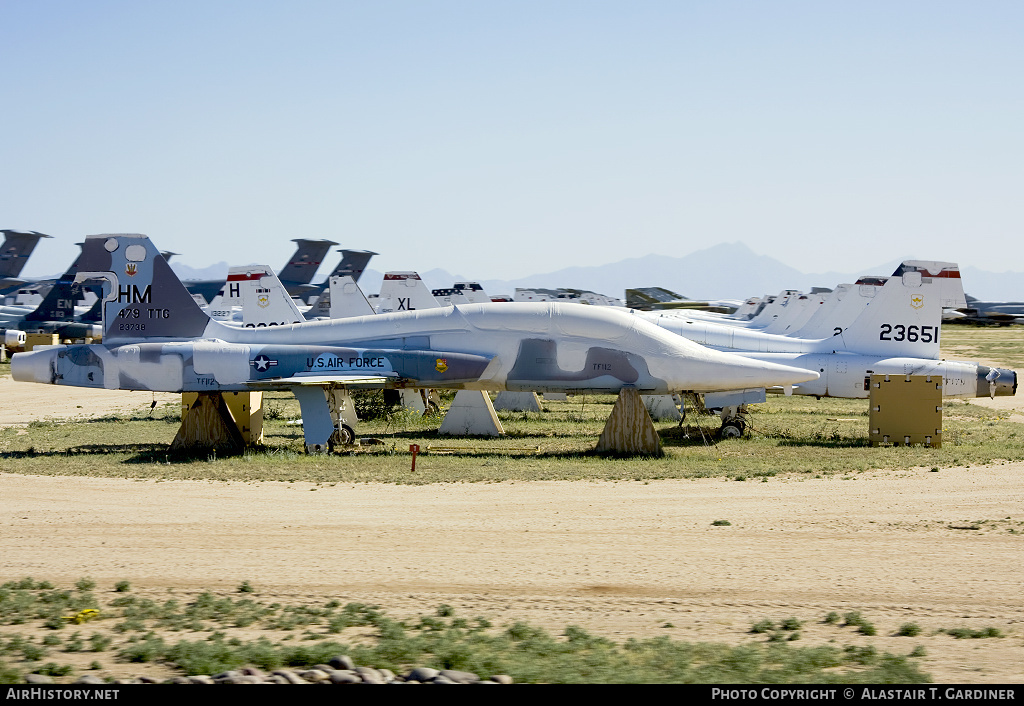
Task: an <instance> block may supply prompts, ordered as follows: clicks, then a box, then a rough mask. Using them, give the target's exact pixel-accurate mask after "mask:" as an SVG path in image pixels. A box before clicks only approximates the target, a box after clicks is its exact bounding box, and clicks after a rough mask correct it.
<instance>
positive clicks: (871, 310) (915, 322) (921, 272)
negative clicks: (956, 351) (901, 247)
mask: <svg viewBox="0 0 1024 706" xmlns="http://www.w3.org/2000/svg"><path fill="white" fill-rule="evenodd" d="M877 281H878V280H877V278H876V279H872V278H863V279H862V280H861V282H863V284H860V292H859V293H860V294H861V295H862V296H863V295H865V294H868V293H869V292H868V291H865V290H874V294H873V297H872V298H871V301H870V303H869V304H867V306H865V307H864V309H863V311H862V312H861V314H860V315H859V316H858V317H857V318H856V319H854V321H853V322H852V323H851V324H850V325H849V327H847V328H846V329H845V330H844V331H843V332H842V333H840V334H838V336H839V338H840V339H841V341H842V346H841V347H842V348H844V349H846V350H848V351H853V352H856V353H862V354H869V355H882V356H886V357H899V356H902V357H907V358H938V357H939V335H940V333H941V329H942V309H943V307H947V306H957V304H956V302H958V301H966V300H965V299H964V293H963V291H964V290H963V285H962V283H961V281H960V268H959V267H958V266H957V265H956V264H955V263H952V262H933V261H923V260H907V261H905V262H903V263H902V264H901V265H900V266H899V267H898V268H897V269H896V272H894V273H893V276H892V277H890V278H889V279H888V280H886V281H885V282H884V283H883V284H875V282H877Z"/></svg>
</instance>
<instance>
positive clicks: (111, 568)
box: [0, 380, 1024, 683]
mask: <svg viewBox="0 0 1024 706" xmlns="http://www.w3.org/2000/svg"><path fill="white" fill-rule="evenodd" d="M21 387H25V388H29V389H28V390H27V391H24V392H23V391H22V390H19V389H18V388H21ZM51 390H53V392H54V393H56V394H54V395H53V396H52V398H51V397H49V396H47V395H49V394H50V391H51ZM0 392H2V394H3V395H4V399H5V402H6V404H5V405H4V407H5V410H4V411H3V412H2V413H0V423H5V424H11V423H18V422H23V421H28V420H29V419H34V418H37V417H36V416H35V415H34V414H32V413H31V411H30V410H31V408H32V407H36V408H38V405H44V404H45V405H46V409H47V410H48V414H49V413H52V414H53V415H54V416H68V415H73V414H75V413H76V412H77V413H87V412H90V411H93V412H99V411H104V410H109V408H110V405H112V404H122V403H125V402H122V400H124V398H125V397H128V398H130V399H129V400H128V401H127V402H126V403H127V404H128V405H129V406H131V405H135V404H136V400H137V402H138V406H141V407H143V408H148V407H149V404H150V402H151V400H152V396H151V395H145V396H143V395H141V393H136V394H135V395H130V394H128V395H126V393H119V392H118V393H107V392H98V393H96V392H87V391H75V392H74V394H73V395H72V394H70V393H68V391H67V390H58V389H56V388H45V387H43V386H29V385H25V386H21V385H18V384H16V383H11V382H10V381H9V380H7V381H3V380H0ZM22 394H24V395H27V396H26V397H24V398H22V397H20V395H22ZM86 394H88V395H90V396H92V395H94V396H95V397H90V398H89V399H86V397H85V395H86ZM41 396H42V397H41ZM167 397H168V399H174V398H175V396H173V395H170V396H167ZM118 398H121V399H120V400H119V399H118ZM1018 399H1019V398H1013V402H1014V403H1015V404H1008V403H1005V404H1006V405H1007V406H1006V407H1000V409H1003V408H1007V409H1011V408H1012V409H1014V410H1017V411H1018V412H1019V411H1020V407H1018V406H1017V404H1016V402H1017V400H1018ZM991 402H992V401H989V400H979V401H977V402H976V403H978V404H988V403H991ZM993 404H1004V403H1003V402H1002V401H1001V400H996V401H995V402H994V403H993ZM78 405H82V407H81V409H79V407H78ZM1021 406H1024V405H1021ZM68 410H71V411H68ZM25 415H28V418H25ZM1022 472H1024V464H1020V463H1014V464H1004V465H996V466H990V467H971V468H948V469H947V468H943V469H941V470H939V471H938V472H930V471H929V470H928V469H920V470H914V471H906V472H878V473H872V474H860V475H857V476H855V477H853V478H852V479H850V480H843V479H840V478H838V477H834V478H831V479H796V478H781V477H776V478H772V479H770V480H769V481H768V482H767V483H761V482H757V483H754V482H735V481H728V480H721V479H717V480H696V481H658V482H651V483H635V482H619V483H608V482H601V483H597V482H594V483H579V482H577V483H573V482H536V483H492V484H453V485H432V486H421V487H406V486H390V485H377V484H359V485H336V486H332V487H324V486H320V487H317V486H313V485H311V484H306V483H291V484H284V483H215V482H187V481H166V482H153V481H131V480H116V479H100V478H80V477H35V476H19V475H12V474H0V546H2V547H3V550H2V551H0V577H3V579H4V580H8V579H12V578H22V577H25V576H33V577H34V578H36V579H48V580H50V581H53V582H59V583H60V584H64V585H70V584H73V583H74V581H76V580H77V579H79V578H81V577H83V576H91V577H93V578H94V579H95V580H96V581H97V582H98V583H99V585H100V586H112V585H113V584H114V583H115V582H117V581H119V580H129V581H131V582H132V584H133V586H134V587H135V590H137V591H138V592H140V593H143V594H147V593H148V594H153V595H159V596H164V595H166V591H167V590H168V589H174V590H175V592H176V593H177V594H179V597H180V595H181V594H184V593H188V592H191V591H200V590H204V589H213V590H223V591H224V592H226V593H231V592H233V591H234V589H235V587H237V586H238V584H239V583H241V582H242V581H243V580H249V581H251V582H252V583H253V585H255V586H256V588H257V590H258V594H257V598H260V599H266V600H280V601H283V600H294V601H296V602H298V601H301V600H307V599H316V600H319V599H321V598H323V599H324V600H326V599H327V598H335V599H338V600H342V601H362V602H372V603H377V604H380V605H382V606H384V607H385V608H387V609H388V610H389V611H390V612H392V613H393V614H394V615H396V616H399V617H402V616H406V615H419V614H423V613H426V612H430V611H431V610H432V609H433V608H434V607H436V606H437V605H438V604H440V603H448V604H450V605H452V606H454V607H455V608H456V610H457V611H458V613H459V614H460V615H463V616H467V617H468V616H475V615H483V616H486V617H488V618H489V619H490V620H491V621H492V622H494V623H495V624H498V625H500V624H503V623H511V622H512V621H514V620H527V621H529V622H531V623H534V624H537V625H541V626H544V627H547V628H551V629H555V630H560V629H561V628H563V627H565V626H566V625H568V624H578V625H582V626H584V627H586V628H587V629H590V630H593V631H595V632H597V633H598V634H602V635H605V636H608V637H612V638H615V639H620V640H621V639H625V638H627V637H633V636H636V637H652V636H657V635H669V636H671V637H673V638H678V639H684V640H704V641H725V642H730V643H739V642H743V641H749V640H763V639H764V638H763V637H758V636H753V635H750V634H749V632H748V631H749V628H750V626H751V624H752V623H754V622H757V621H758V620H761V619H763V618H772V619H776V620H778V619H782V618H787V617H789V616H796V617H798V618H800V619H802V620H806V621H808V622H809V624H808V626H807V627H806V628H805V629H804V631H803V635H804V638H803V641H802V642H801V643H798V644H827V643H829V642H830V641H833V640H834V643H833V644H835V645H836V646H840V647H841V646H843V645H846V644H874V645H876V646H877V647H878V649H879V650H885V651H890V652H894V653H900V654H907V653H908V652H910V650H911V649H913V648H914V647H915V646H916V645H919V644H920V645H924V646H925V647H926V649H927V652H928V656H927V657H926V658H924V659H923V660H921V665H922V667H923V668H924V669H925V670H926V671H929V672H931V673H932V675H933V676H934V677H935V678H936V679H937V680H939V681H943V682H972V683H976V682H1016V683H1020V682H1024V599H1022V596H1024V572H1022V570H1021V567H1022V566H1024V512H1022V500H1024V481H1022V480H1021V476H1022ZM719 519H726V520H729V521H730V522H731V523H732V524H731V526H723V527H718V526H712V524H711V523H712V521H714V520H719ZM969 527H973V528H976V529H965V528H969ZM1011 530H1013V532H1011ZM850 610H859V611H861V612H862V613H863V614H864V616H865V617H866V618H868V619H869V620H870V621H872V622H873V623H874V624H875V625H876V626H877V628H878V636H877V637H874V638H867V637H864V636H860V635H856V634H855V633H853V631H852V628H839V627H835V626H830V625H824V624H822V623H821V622H820V621H821V619H822V617H823V616H824V615H825V614H826V613H828V612H829V611H837V612H839V613H843V612H845V611H850ZM906 622H917V623H919V624H920V625H921V626H922V627H923V628H925V632H924V633H923V634H922V635H921V636H919V637H916V638H905V637H893V636H892V634H893V633H894V632H895V631H896V630H897V629H898V628H899V626H900V625H902V624H903V623H906ZM666 625H671V627H665V626H666ZM990 626H991V627H996V628H999V629H1000V630H1002V631H1003V632H1004V633H1006V635H1007V637H1005V638H1002V639H982V640H955V639H953V638H952V637H950V636H948V635H941V634H940V635H934V634H933V632H934V630H937V629H939V628H953V627H972V628H983V627H990Z"/></svg>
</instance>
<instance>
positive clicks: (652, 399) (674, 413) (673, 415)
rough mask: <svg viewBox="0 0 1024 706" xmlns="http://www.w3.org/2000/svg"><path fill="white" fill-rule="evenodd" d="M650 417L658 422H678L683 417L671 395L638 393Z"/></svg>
mask: <svg viewBox="0 0 1024 706" xmlns="http://www.w3.org/2000/svg"><path fill="white" fill-rule="evenodd" d="M640 398H641V399H642V400H643V401H644V406H645V407H647V413H648V414H650V415H651V419H657V420H658V421H659V422H678V421H679V420H680V419H682V418H683V415H681V414H680V413H679V407H677V406H676V400H675V397H673V396H672V395H640Z"/></svg>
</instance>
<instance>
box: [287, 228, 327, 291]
mask: <svg viewBox="0 0 1024 706" xmlns="http://www.w3.org/2000/svg"><path fill="white" fill-rule="evenodd" d="M292 242H293V243H298V247H297V248H296V249H295V254H294V255H292V257H291V259H290V260H288V264H286V265H285V266H284V267H282V268H281V274H280V278H281V280H282V281H283V282H288V283H289V284H291V285H295V284H309V283H310V281H312V279H313V275H315V274H316V271H317V270H318V269H319V268H320V263H322V262H323V261H324V257H326V256H327V252H328V251H329V250H330V249H331V246H332V245H337V243H335V242H334V241H333V240H309V239H308V238H295V239H294V240H293V241H292Z"/></svg>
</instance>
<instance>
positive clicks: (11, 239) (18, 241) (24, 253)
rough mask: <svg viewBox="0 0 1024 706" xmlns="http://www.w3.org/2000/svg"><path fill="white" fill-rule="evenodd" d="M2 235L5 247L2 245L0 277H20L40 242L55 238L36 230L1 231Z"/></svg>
mask: <svg viewBox="0 0 1024 706" xmlns="http://www.w3.org/2000/svg"><path fill="white" fill-rule="evenodd" d="M0 233H3V234H4V242H3V245H0V277H17V276H18V275H20V274H21V270H22V269H23V268H24V267H25V263H26V262H28V257H29V255H31V254H32V251H33V250H35V249H36V245H38V244H39V241H40V240H41V239H42V238H50V237H53V236H50V235H45V234H43V233H37V232H36V231H34V230H0Z"/></svg>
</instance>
